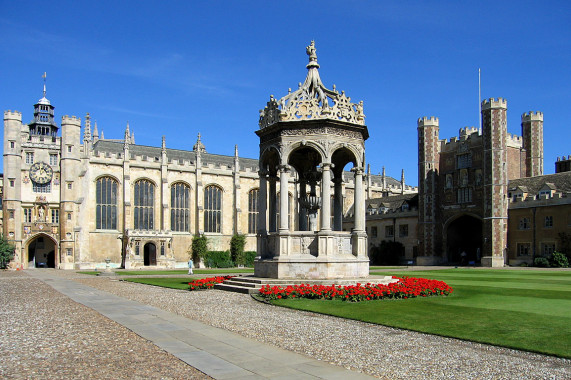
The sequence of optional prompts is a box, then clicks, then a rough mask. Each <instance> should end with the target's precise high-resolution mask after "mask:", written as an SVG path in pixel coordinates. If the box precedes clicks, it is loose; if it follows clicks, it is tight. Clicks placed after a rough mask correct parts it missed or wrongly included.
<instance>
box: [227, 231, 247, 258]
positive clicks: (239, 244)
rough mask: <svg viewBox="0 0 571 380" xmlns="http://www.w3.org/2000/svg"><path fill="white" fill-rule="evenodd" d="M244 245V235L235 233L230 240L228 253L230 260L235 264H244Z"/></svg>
mask: <svg viewBox="0 0 571 380" xmlns="http://www.w3.org/2000/svg"><path fill="white" fill-rule="evenodd" d="M245 245H246V236H244V235H239V234H236V235H234V236H232V239H231V240H230V255H231V257H232V261H233V262H234V264H236V265H245V257H244V246H245Z"/></svg>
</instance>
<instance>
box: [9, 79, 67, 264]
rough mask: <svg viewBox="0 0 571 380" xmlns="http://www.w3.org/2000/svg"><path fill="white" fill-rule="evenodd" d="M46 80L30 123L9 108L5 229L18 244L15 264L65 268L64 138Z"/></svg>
mask: <svg viewBox="0 0 571 380" xmlns="http://www.w3.org/2000/svg"><path fill="white" fill-rule="evenodd" d="M43 78H44V87H43V93H42V97H41V99H40V100H38V101H37V102H36V104H34V118H33V120H32V121H31V122H29V123H28V124H24V123H22V114H21V113H20V112H18V111H6V112H4V170H5V174H4V202H3V205H2V207H3V213H4V225H3V226H2V228H3V234H4V236H5V237H6V238H7V239H8V241H9V242H10V243H12V244H13V245H14V246H15V247H16V252H15V257H14V260H13V261H12V262H13V264H14V265H17V266H21V267H23V268H32V267H51V268H58V267H59V268H62V267H64V266H65V265H63V264H65V261H66V257H65V251H63V252H64V254H63V255H62V250H61V240H62V231H61V229H60V208H61V206H60V204H61V190H62V189H61V185H60V182H61V179H62V178H61V172H62V171H61V159H62V141H61V137H58V130H59V128H58V125H57V124H56V122H55V120H54V108H55V107H54V106H53V105H52V104H51V102H50V101H49V100H48V99H47V98H46V83H45V80H46V75H45V74H44V76H43ZM67 232H68V231H67V230H66V231H64V235H63V236H64V237H65V236H67ZM72 239H73V235H72V236H71V239H70V240H72ZM72 254H73V253H72Z"/></svg>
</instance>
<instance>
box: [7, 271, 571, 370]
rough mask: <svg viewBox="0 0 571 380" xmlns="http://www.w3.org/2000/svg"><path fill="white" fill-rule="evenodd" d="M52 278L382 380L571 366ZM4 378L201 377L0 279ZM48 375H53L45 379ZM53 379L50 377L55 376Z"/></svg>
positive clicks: (23, 285) (306, 317) (261, 309)
mask: <svg viewBox="0 0 571 380" xmlns="http://www.w3.org/2000/svg"><path fill="white" fill-rule="evenodd" d="M54 273H55V274H57V275H58V276H62V277H66V278H68V279H74V280H76V281H79V282H81V283H83V284H85V285H89V286H92V287H94V288H97V289H100V290H104V291H107V292H109V293H112V294H115V295H118V296H121V297H124V298H128V299H131V300H134V301H138V302H141V303H145V304H148V305H152V306H155V307H158V308H161V309H163V310H167V311H170V312H173V313H176V314H179V315H182V316H185V317H188V318H191V319H195V320H198V321H201V322H204V323H206V324H209V325H212V326H215V327H220V328H223V329H227V330H230V331H233V332H236V333H239V334H241V335H243V336H246V337H249V338H253V339H256V340H258V341H261V342H266V343H270V344H273V345H276V346H278V347H281V348H285V349H288V350H291V351H295V352H298V353H302V354H306V355H309V356H312V357H315V358H318V359H320V360H323V361H327V362H330V363H334V364H338V365H341V366H343V367H346V368H351V369H354V370H356V371H360V372H364V373H367V374H370V375H373V376H377V377H380V378H389V379H397V378H398V379H404V378H409V379H410V378H414V379H417V378H429V379H440V378H455V379H468V378H482V379H487V378H493V379H516V378H517V379H566V378H571V369H570V368H571V361H570V360H565V359H558V358H554V357H549V356H544V355H537V354H532V353H526V352H521V351H515V350H510V349H505V348H498V347H493V346H487V345H483V344H477V343H470V342H464V341H460V340H456V339H449V338H442V337H437V336H432V335H427V334H421V333H415V332H410V331H404V330H398V329H393V328H387V327H383V326H377V325H372V324H367V323H361V322H355V321H348V320H344V319H339V318H334V317H328V316H323V315H318V314H313V313H307V312H299V311H293V310H288V309H283V308H278V307H274V306H268V305H265V304H262V303H259V302H256V301H255V300H253V299H252V298H251V297H250V296H248V295H242V294H236V293H228V292H223V291H218V290H212V291H207V292H188V291H179V290H171V289H163V288H158V287H152V286H147V285H141V284H134V283H127V282H120V281H117V280H116V279H115V278H109V277H106V278H101V277H93V276H87V275H81V274H77V273H74V272H64V271H54ZM0 281H1V284H2V285H3V286H2V293H1V296H0V301H1V302H2V305H3V308H2V314H3V315H4V318H2V320H4V321H10V323H8V325H7V326H6V328H3V329H2V332H1V333H0V354H2V355H3V357H4V358H5V359H8V360H5V362H4V363H7V365H4V364H3V366H2V367H1V369H0V376H2V377H10V378H47V377H50V378H54V377H55V378H64V377H65V378H83V377H90V378H103V377H105V378H108V377H114V378H167V379H168V378H205V375H204V374H202V373H200V372H198V371H196V370H195V369H194V368H192V367H189V366H188V365H186V364H184V363H182V362H180V361H178V359H176V358H174V357H173V356H171V355H169V354H167V353H165V352H164V351H162V350H160V349H158V348H157V347H155V346H154V345H152V344H151V343H149V342H147V341H145V340H143V339H142V338H140V337H138V336H137V335H135V334H134V333H132V332H130V331H129V330H127V329H125V328H123V327H122V326H120V325H118V324H116V323H115V322H112V321H110V320H109V319H107V318H105V317H102V316H101V315H99V314H98V313H96V312H94V311H92V310H91V309H89V308H86V307H84V306H82V305H79V304H76V303H74V302H73V301H71V300H69V299H68V298H66V297H64V296H62V295H61V294H59V293H58V292H55V291H54V290H53V289H52V288H51V287H49V286H47V285H46V284H44V283H43V282H41V281H39V280H35V279H32V278H30V277H28V276H27V275H26V274H25V273H21V272H0ZM49 374H52V376H49ZM54 374H55V375H54Z"/></svg>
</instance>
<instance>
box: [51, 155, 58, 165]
mask: <svg viewBox="0 0 571 380" xmlns="http://www.w3.org/2000/svg"><path fill="white" fill-rule="evenodd" d="M50 165H52V166H57V154H50Z"/></svg>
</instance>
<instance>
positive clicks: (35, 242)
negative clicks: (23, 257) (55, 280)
mask: <svg viewBox="0 0 571 380" xmlns="http://www.w3.org/2000/svg"><path fill="white" fill-rule="evenodd" d="M56 249H57V245H56V243H55V241H54V240H53V239H52V238H50V237H49V236H47V235H44V234H40V235H38V236H36V237H34V238H33V239H32V240H30V242H29V243H28V248H27V253H28V268H55V267H56V255H55V252H56Z"/></svg>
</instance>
